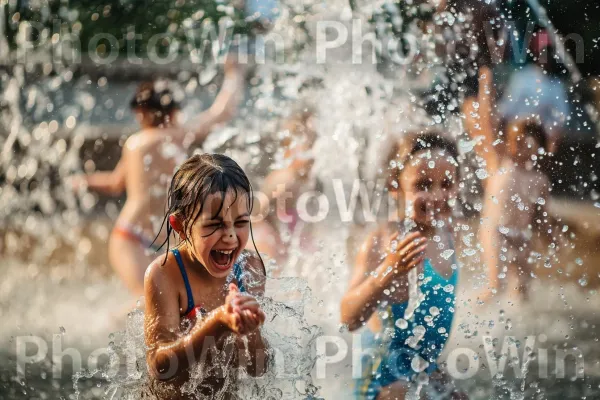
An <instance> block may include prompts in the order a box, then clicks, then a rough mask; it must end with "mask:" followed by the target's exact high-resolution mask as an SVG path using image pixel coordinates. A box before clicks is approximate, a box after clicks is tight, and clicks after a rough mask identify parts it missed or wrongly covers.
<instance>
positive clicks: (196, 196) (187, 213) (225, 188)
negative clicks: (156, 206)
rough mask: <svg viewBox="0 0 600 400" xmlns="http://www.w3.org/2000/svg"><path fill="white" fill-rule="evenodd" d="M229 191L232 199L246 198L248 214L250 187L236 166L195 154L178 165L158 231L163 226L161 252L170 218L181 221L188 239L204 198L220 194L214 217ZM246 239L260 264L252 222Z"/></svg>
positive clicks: (223, 158) (222, 157)
mask: <svg viewBox="0 0 600 400" xmlns="http://www.w3.org/2000/svg"><path fill="white" fill-rule="evenodd" d="M232 191H233V192H234V193H235V196H236V197H235V199H237V196H238V195H239V194H240V193H243V194H248V210H249V211H252V207H253V205H254V201H253V191H252V185H251V184H250V180H249V179H248V176H246V173H245V172H244V170H242V168H241V167H240V166H239V165H238V163H236V162H235V161H234V160H233V159H231V158H229V157H227V156H225V155H223V154H202V155H199V154H196V155H194V156H192V157H190V158H188V159H187V160H186V161H185V162H184V163H183V164H181V166H180V167H179V168H178V170H177V172H175V175H174V176H173V179H172V180H171V186H170V188H169V192H168V199H167V212H166V214H165V217H164V219H163V222H162V225H161V229H160V230H161V231H162V228H163V226H164V225H165V224H166V226H167V238H166V239H165V241H164V242H163V243H162V244H161V248H162V247H163V246H164V245H165V244H166V245H167V252H168V249H169V239H170V236H171V234H172V233H173V227H172V226H171V225H170V223H169V222H168V220H169V217H170V216H171V215H173V216H175V217H178V218H180V219H181V220H182V221H183V227H182V228H183V230H184V231H185V233H186V236H188V237H191V235H190V233H191V229H192V226H193V225H194V223H195V222H196V220H197V219H198V217H199V216H200V214H201V213H202V210H203V209H204V203H205V201H206V198H207V197H208V196H209V195H211V194H214V193H220V194H221V203H220V205H219V208H218V210H217V211H216V213H215V215H218V214H219V213H220V212H221V210H222V209H223V204H224V202H225V196H226V195H227V193H228V192H232ZM250 236H251V238H252V243H253V244H254V249H255V250H256V253H257V254H258V256H259V258H260V260H261V262H262V258H261V257H260V254H259V253H258V250H257V249H256V244H255V243H254V236H253V234H252V222H250ZM157 237H158V236H157ZM165 260H166V258H165ZM263 268H264V263H263Z"/></svg>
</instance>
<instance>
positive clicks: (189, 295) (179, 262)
mask: <svg viewBox="0 0 600 400" xmlns="http://www.w3.org/2000/svg"><path fill="white" fill-rule="evenodd" d="M171 253H173V255H174V256H175V259H176V260H177V265H178V266H179V271H180V272H181V276H182V278H183V283H184V284H185V291H186V293H187V300H188V301H187V303H188V306H187V310H185V312H184V313H183V315H188V314H189V313H190V312H191V311H192V310H193V309H194V305H195V303H194V295H193V294H192V287H191V286H190V281H189V279H188V276H187V272H185V267H184V266H183V259H182V258H181V254H179V250H177V249H172V250H171Z"/></svg>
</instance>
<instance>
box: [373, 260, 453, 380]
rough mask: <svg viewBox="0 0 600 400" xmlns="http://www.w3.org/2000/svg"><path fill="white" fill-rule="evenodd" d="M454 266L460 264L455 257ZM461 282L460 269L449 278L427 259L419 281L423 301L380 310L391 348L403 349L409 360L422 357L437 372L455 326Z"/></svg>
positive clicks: (396, 304)
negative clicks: (454, 320)
mask: <svg viewBox="0 0 600 400" xmlns="http://www.w3.org/2000/svg"><path fill="white" fill-rule="evenodd" d="M453 264H454V265H456V258H455V257H453ZM457 282H458V270H457V268H455V269H454V270H453V272H452V275H451V276H450V277H448V278H445V277H443V276H442V275H440V274H439V273H438V272H437V271H436V270H435V268H434V267H433V265H432V264H431V261H430V259H425V261H424V268H423V272H422V273H421V274H419V276H418V281H417V285H418V287H419V290H418V291H417V294H418V297H419V301H417V302H416V303H415V304H413V305H411V304H409V303H410V301H406V302H403V303H393V304H388V305H385V306H383V307H381V308H380V311H379V312H380V316H381V318H383V319H382V321H383V324H384V332H385V331H387V332H388V334H389V335H384V336H388V337H387V341H388V343H389V346H390V349H399V350H401V351H402V352H403V353H404V356H405V357H408V359H409V360H410V359H411V358H413V357H414V355H416V354H418V355H419V356H421V357H422V358H423V359H424V360H425V361H426V362H427V363H428V364H429V365H428V367H429V368H428V369H429V370H434V369H435V367H436V366H435V361H436V360H437V358H438V357H439V355H440V354H441V352H442V350H443V347H444V345H445V343H446V341H447V340H448V337H449V334H450V329H451V327H452V320H453V319H454V312H455V310H454V306H455V301H456V295H455V293H456V285H457ZM415 307H416V308H415ZM409 308H411V309H410V310H408V312H407V309H409ZM384 340H386V339H384Z"/></svg>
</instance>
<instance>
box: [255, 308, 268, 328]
mask: <svg viewBox="0 0 600 400" xmlns="http://www.w3.org/2000/svg"><path fill="white" fill-rule="evenodd" d="M256 316H257V317H258V321H259V322H260V325H262V324H264V323H265V320H266V319H267V316H266V315H265V313H264V312H263V310H258V312H257V313H256Z"/></svg>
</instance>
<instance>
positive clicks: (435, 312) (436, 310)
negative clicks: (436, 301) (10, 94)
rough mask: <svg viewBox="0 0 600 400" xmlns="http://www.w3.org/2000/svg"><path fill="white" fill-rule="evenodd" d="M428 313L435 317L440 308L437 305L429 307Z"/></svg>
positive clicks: (438, 313)
mask: <svg viewBox="0 0 600 400" xmlns="http://www.w3.org/2000/svg"><path fill="white" fill-rule="evenodd" d="M429 314H431V316H432V317H435V316H437V315H440V309H439V308H437V307H435V306H434V307H430V308H429Z"/></svg>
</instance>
